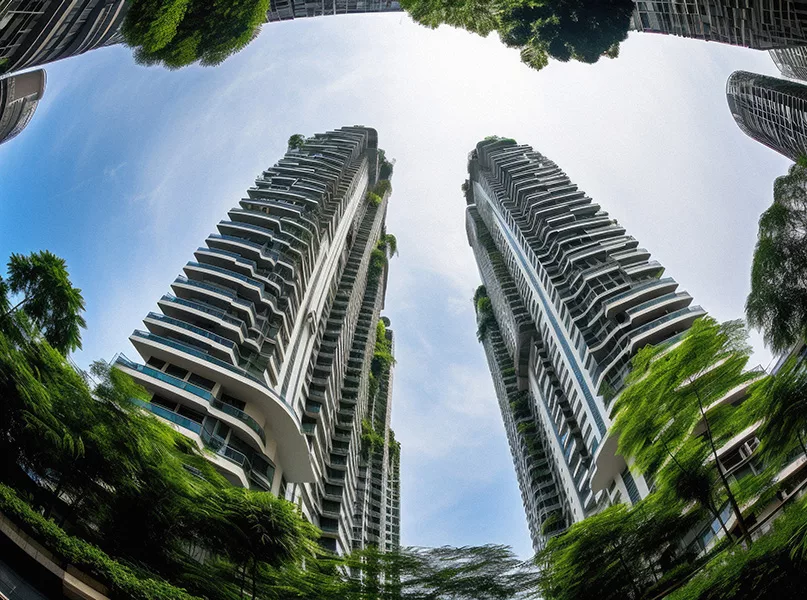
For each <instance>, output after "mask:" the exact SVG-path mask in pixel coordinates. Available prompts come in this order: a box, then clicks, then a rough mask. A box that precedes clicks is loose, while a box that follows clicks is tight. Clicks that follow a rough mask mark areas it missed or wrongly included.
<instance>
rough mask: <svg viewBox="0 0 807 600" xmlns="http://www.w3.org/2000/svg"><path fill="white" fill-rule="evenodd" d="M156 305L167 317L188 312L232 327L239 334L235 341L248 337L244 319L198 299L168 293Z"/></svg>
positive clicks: (241, 341)
mask: <svg viewBox="0 0 807 600" xmlns="http://www.w3.org/2000/svg"><path fill="white" fill-rule="evenodd" d="M157 305H158V306H159V307H160V308H161V309H162V311H163V313H164V314H166V315H168V316H169V317H176V316H177V315H182V314H190V315H194V316H196V317H201V318H205V319H209V320H210V321H211V322H213V323H215V324H216V325H218V326H220V327H224V328H225V329H232V330H233V332H234V333H236V332H237V333H238V334H240V335H238V336H237V337H238V339H237V340H233V341H235V342H236V343H239V344H240V343H243V342H244V341H245V340H246V339H247V338H248V337H249V330H248V329H247V325H246V323H244V321H242V320H241V319H238V318H236V317H233V316H231V315H229V314H227V311H225V310H222V309H220V308H216V307H215V306H211V305H209V304H205V303H203V302H199V301H194V300H185V299H183V298H177V297H176V296H172V295H170V294H165V295H164V296H163V297H162V298H160V300H159V301H158V302H157Z"/></svg>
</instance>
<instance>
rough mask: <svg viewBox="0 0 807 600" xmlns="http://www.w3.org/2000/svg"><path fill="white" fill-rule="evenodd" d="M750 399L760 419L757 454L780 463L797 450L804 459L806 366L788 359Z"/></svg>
mask: <svg viewBox="0 0 807 600" xmlns="http://www.w3.org/2000/svg"><path fill="white" fill-rule="evenodd" d="M754 399H755V400H757V401H758V402H760V404H761V406H759V407H758V410H757V414H758V415H760V416H762V418H763V421H762V424H761V425H760V427H759V430H758V431H757V436H758V437H759V439H760V440H761V441H762V444H761V448H760V451H761V453H762V454H763V455H765V456H767V457H768V458H769V459H777V458H778V459H781V458H783V457H785V456H787V455H788V454H789V453H790V452H791V451H792V450H793V448H794V447H798V448H800V449H801V451H802V452H804V454H805V455H807V446H805V429H807V365H806V364H805V363H803V362H801V361H799V359H798V357H796V356H793V357H791V358H790V359H788V360H787V362H786V363H785V364H784V365H783V366H782V368H781V369H780V370H779V372H778V373H776V374H775V375H772V376H770V377H769V378H767V379H766V380H765V381H764V382H762V385H759V386H757V389H756V390H755V397H754Z"/></svg>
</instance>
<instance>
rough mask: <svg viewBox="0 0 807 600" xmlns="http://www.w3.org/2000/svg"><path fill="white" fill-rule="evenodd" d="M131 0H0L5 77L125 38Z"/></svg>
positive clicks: (0, 51) (1, 63) (0, 62)
mask: <svg viewBox="0 0 807 600" xmlns="http://www.w3.org/2000/svg"><path fill="white" fill-rule="evenodd" d="M128 8H129V3H128V1H127V0H72V1H71V0H6V1H5V2H0V75H1V74H3V73H13V72H16V71H19V70H21V69H26V68H28V67H32V66H38V65H44V64H45V63H49V62H53V61H55V60H59V59H62V58H67V57H70V56H76V55H78V54H83V53H84V52H87V51H88V50H94V49H95V48H100V47H102V46H109V45H111V44H116V43H118V42H120V41H121V37H120V27H121V25H122V24H123V19H124V17H125V16H126V11H127V10H128Z"/></svg>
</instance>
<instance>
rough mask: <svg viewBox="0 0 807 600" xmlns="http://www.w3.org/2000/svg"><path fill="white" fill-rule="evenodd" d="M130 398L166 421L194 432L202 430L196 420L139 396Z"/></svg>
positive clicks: (198, 432)
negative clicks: (145, 400)
mask: <svg viewBox="0 0 807 600" xmlns="http://www.w3.org/2000/svg"><path fill="white" fill-rule="evenodd" d="M130 400H131V401H132V402H133V403H134V404H137V405H138V406H141V407H142V408H145V409H146V410H148V411H151V412H152V413H154V414H155V415H157V416H158V417H162V418H163V419H165V420H166V421H171V422H172V423H175V424H176V425H179V426H180V427H183V428H185V429H188V430H190V431H192V432H194V433H196V434H201V432H202V425H201V424H199V423H197V422H196V421H191V420H190V419H189V418H187V417H183V416H182V415H178V414H177V413H175V412H172V411H170V410H168V409H167V408H163V407H162V406H157V405H156V404H152V403H151V402H144V401H143V400H140V399H139V398H130Z"/></svg>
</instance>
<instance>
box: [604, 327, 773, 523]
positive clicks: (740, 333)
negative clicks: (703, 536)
mask: <svg viewBox="0 0 807 600" xmlns="http://www.w3.org/2000/svg"><path fill="white" fill-rule="evenodd" d="M749 354H750V348H749V346H748V344H747V334H746V331H745V328H744V327H743V326H742V323H740V322H738V321H729V322H726V323H722V324H721V323H717V322H716V321H715V320H714V319H712V318H710V317H702V318H700V319H698V320H697V321H696V322H695V323H694V324H693V326H692V327H691V328H690V329H689V331H688V332H687V333H686V334H685V336H684V337H683V338H682V340H681V342H680V343H678V344H677V345H674V346H672V347H668V348H650V349H643V350H641V351H640V352H639V353H638V354H637V356H636V358H635V359H634V362H633V367H634V368H633V371H632V372H631V374H630V375H629V376H628V379H627V387H626V388H625V389H624V390H623V391H622V393H621V394H620V396H619V398H618V399H617V401H616V404H615V411H616V419H615V421H614V430H615V431H616V432H618V433H619V436H620V437H619V453H620V454H622V455H623V456H627V457H632V458H634V459H635V463H634V465H635V468H636V469H638V470H639V471H641V472H642V473H648V474H650V475H651V476H654V475H656V474H657V472H658V471H659V469H660V468H661V467H662V465H665V463H666V464H667V465H668V467H669V468H680V465H679V464H677V463H676V462H675V457H676V455H677V454H678V453H679V452H687V453H689V454H693V455H694V458H693V460H692V463H693V464H694V463H697V461H698V460H700V461H705V460H706V458H707V456H708V454H707V452H708V450H711V453H712V455H713V458H715V459H716V454H717V449H716V448H717V444H719V443H720V442H721V440H722V441H725V440H727V439H728V438H729V437H731V435H733V434H736V433H739V432H738V431H734V432H732V431H730V430H729V429H728V428H724V429H723V430H722V432H721V430H720V428H718V431H717V432H715V431H713V424H712V423H711V422H710V419H711V418H712V417H711V416H710V414H708V413H707V409H708V408H709V407H710V405H712V404H713V403H715V401H717V400H718V399H720V398H721V397H722V396H724V395H725V394H726V392H728V391H729V390H731V389H733V388H735V387H737V386H739V385H740V384H742V383H744V382H746V381H748V380H750V379H752V378H754V377H757V376H758V375H759V374H758V373H756V372H746V371H744V369H745V366H746V364H747V362H748V357H749ZM701 426H702V427H703V429H704V437H705V440H706V441H707V442H708V446H706V445H704V444H697V445H696V446H693V445H692V438H693V435H694V434H695V433H696V432H697V429H698V427H701ZM699 450H700V451H699ZM713 465H715V466H716V471H717V475H718V478H719V479H720V481H721V483H722V484H723V488H724V489H723V493H725V494H726V496H727V497H728V499H729V502H730V503H731V505H732V509H733V510H734V513H735V516H736V517H737V519H738V521H739V525H740V528H741V529H742V530H743V531H745V529H746V528H745V523H744V519H743V516H742V514H741V512H740V509H739V506H738V504H737V502H736V499H735V498H734V495H733V493H732V492H731V489H730V486H729V484H728V481H727V479H726V477H725V474H724V473H723V471H722V468H721V467H720V466H719V462H718V461H717V460H715V461H714V463H713ZM678 483H681V482H680V481H679V482H678ZM702 483H703V481H702V480H701V482H700V483H699V484H698V485H701V484H702ZM691 484H692V482H689V483H687V484H686V485H685V487H690V486H691ZM682 485H683V484H682Z"/></svg>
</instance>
